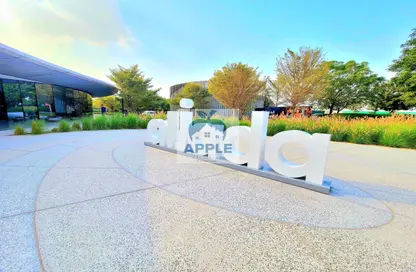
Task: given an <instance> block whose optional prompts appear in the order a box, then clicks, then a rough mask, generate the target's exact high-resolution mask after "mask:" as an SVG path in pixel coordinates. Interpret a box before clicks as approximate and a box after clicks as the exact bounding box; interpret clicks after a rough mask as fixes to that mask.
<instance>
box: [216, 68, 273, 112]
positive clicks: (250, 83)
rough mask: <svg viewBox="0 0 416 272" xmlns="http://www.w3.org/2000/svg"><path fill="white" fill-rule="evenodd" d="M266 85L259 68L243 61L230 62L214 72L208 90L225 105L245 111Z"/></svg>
mask: <svg viewBox="0 0 416 272" xmlns="http://www.w3.org/2000/svg"><path fill="white" fill-rule="evenodd" d="M265 85H266V83H265V81H263V80H261V79H260V73H259V72H257V68H254V67H251V66H249V65H247V64H243V63H241V62H238V63H228V64H227V65H225V66H224V67H222V68H221V69H220V70H217V71H215V72H214V75H213V76H212V77H211V79H210V80H209V82H208V91H209V92H210V93H211V94H212V95H213V96H214V98H215V99H217V100H218V101H219V102H220V103H222V104H223V105H224V106H226V107H228V108H230V109H238V110H239V111H240V113H243V112H245V111H246V109H247V108H248V106H249V105H250V104H251V103H253V102H254V101H255V99H256V98H258V96H260V95H261V93H262V92H263V90H264V88H265Z"/></svg>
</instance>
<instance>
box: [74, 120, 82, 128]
mask: <svg viewBox="0 0 416 272" xmlns="http://www.w3.org/2000/svg"><path fill="white" fill-rule="evenodd" d="M72 130H81V124H80V123H78V122H77V121H75V122H73V123H72Z"/></svg>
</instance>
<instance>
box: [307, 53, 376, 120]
mask: <svg viewBox="0 0 416 272" xmlns="http://www.w3.org/2000/svg"><path fill="white" fill-rule="evenodd" d="M376 79H377V76H375V75H374V74H373V72H371V70H370V68H369V67H368V63H367V62H362V63H357V62H355V61H352V60H351V61H348V62H347V63H344V62H340V61H331V62H329V72H328V74H327V75H326V76H325V81H326V82H327V85H326V88H325V89H323V90H322V92H320V93H318V94H317V95H316V96H315V97H316V99H317V100H318V103H319V104H320V105H321V106H322V107H324V108H327V109H329V114H332V113H333V111H334V110H336V111H337V112H340V111H341V110H343V109H345V108H347V107H354V106H357V105H360V104H362V103H363V102H364V99H365V97H366V95H367V94H368V92H369V91H370V90H371V84H372V83H373V82H374V81H375V80H376Z"/></svg>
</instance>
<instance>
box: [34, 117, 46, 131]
mask: <svg viewBox="0 0 416 272" xmlns="http://www.w3.org/2000/svg"><path fill="white" fill-rule="evenodd" d="M44 131H45V121H43V120H33V121H32V134H42V133H43V132H44Z"/></svg>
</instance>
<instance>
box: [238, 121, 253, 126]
mask: <svg viewBox="0 0 416 272" xmlns="http://www.w3.org/2000/svg"><path fill="white" fill-rule="evenodd" d="M240 126H248V127H251V121H250V120H240Z"/></svg>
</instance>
